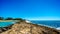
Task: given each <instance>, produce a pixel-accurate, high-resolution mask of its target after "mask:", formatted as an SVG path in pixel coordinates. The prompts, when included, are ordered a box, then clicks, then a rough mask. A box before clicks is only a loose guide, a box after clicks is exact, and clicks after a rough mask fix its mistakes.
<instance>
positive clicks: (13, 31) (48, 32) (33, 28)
mask: <svg viewBox="0 0 60 34" xmlns="http://www.w3.org/2000/svg"><path fill="white" fill-rule="evenodd" d="M0 30H2V31H0V34H60V32H59V31H58V30H56V29H54V28H49V27H45V26H40V25H37V24H32V23H27V22H18V23H16V24H14V25H12V26H9V27H4V28H0Z"/></svg>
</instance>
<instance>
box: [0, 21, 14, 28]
mask: <svg viewBox="0 0 60 34" xmlns="http://www.w3.org/2000/svg"><path fill="white" fill-rule="evenodd" d="M12 24H14V23H13V22H0V27H7V26H10V25H12Z"/></svg>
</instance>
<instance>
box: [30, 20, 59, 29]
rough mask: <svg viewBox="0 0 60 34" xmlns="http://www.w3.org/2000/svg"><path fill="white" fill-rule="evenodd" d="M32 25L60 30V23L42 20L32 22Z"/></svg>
mask: <svg viewBox="0 0 60 34" xmlns="http://www.w3.org/2000/svg"><path fill="white" fill-rule="evenodd" d="M31 23H33V24H38V25H42V26H47V27H52V28H60V21H56V20H55V21H52V20H50V21H49V20H48V21H41V20H32V21H31Z"/></svg>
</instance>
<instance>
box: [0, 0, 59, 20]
mask: <svg viewBox="0 0 60 34" xmlns="http://www.w3.org/2000/svg"><path fill="white" fill-rule="evenodd" d="M0 16H2V17H20V18H25V19H42V20H44V19H49V20H52V19H56V20H59V19H60V0H0Z"/></svg>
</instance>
